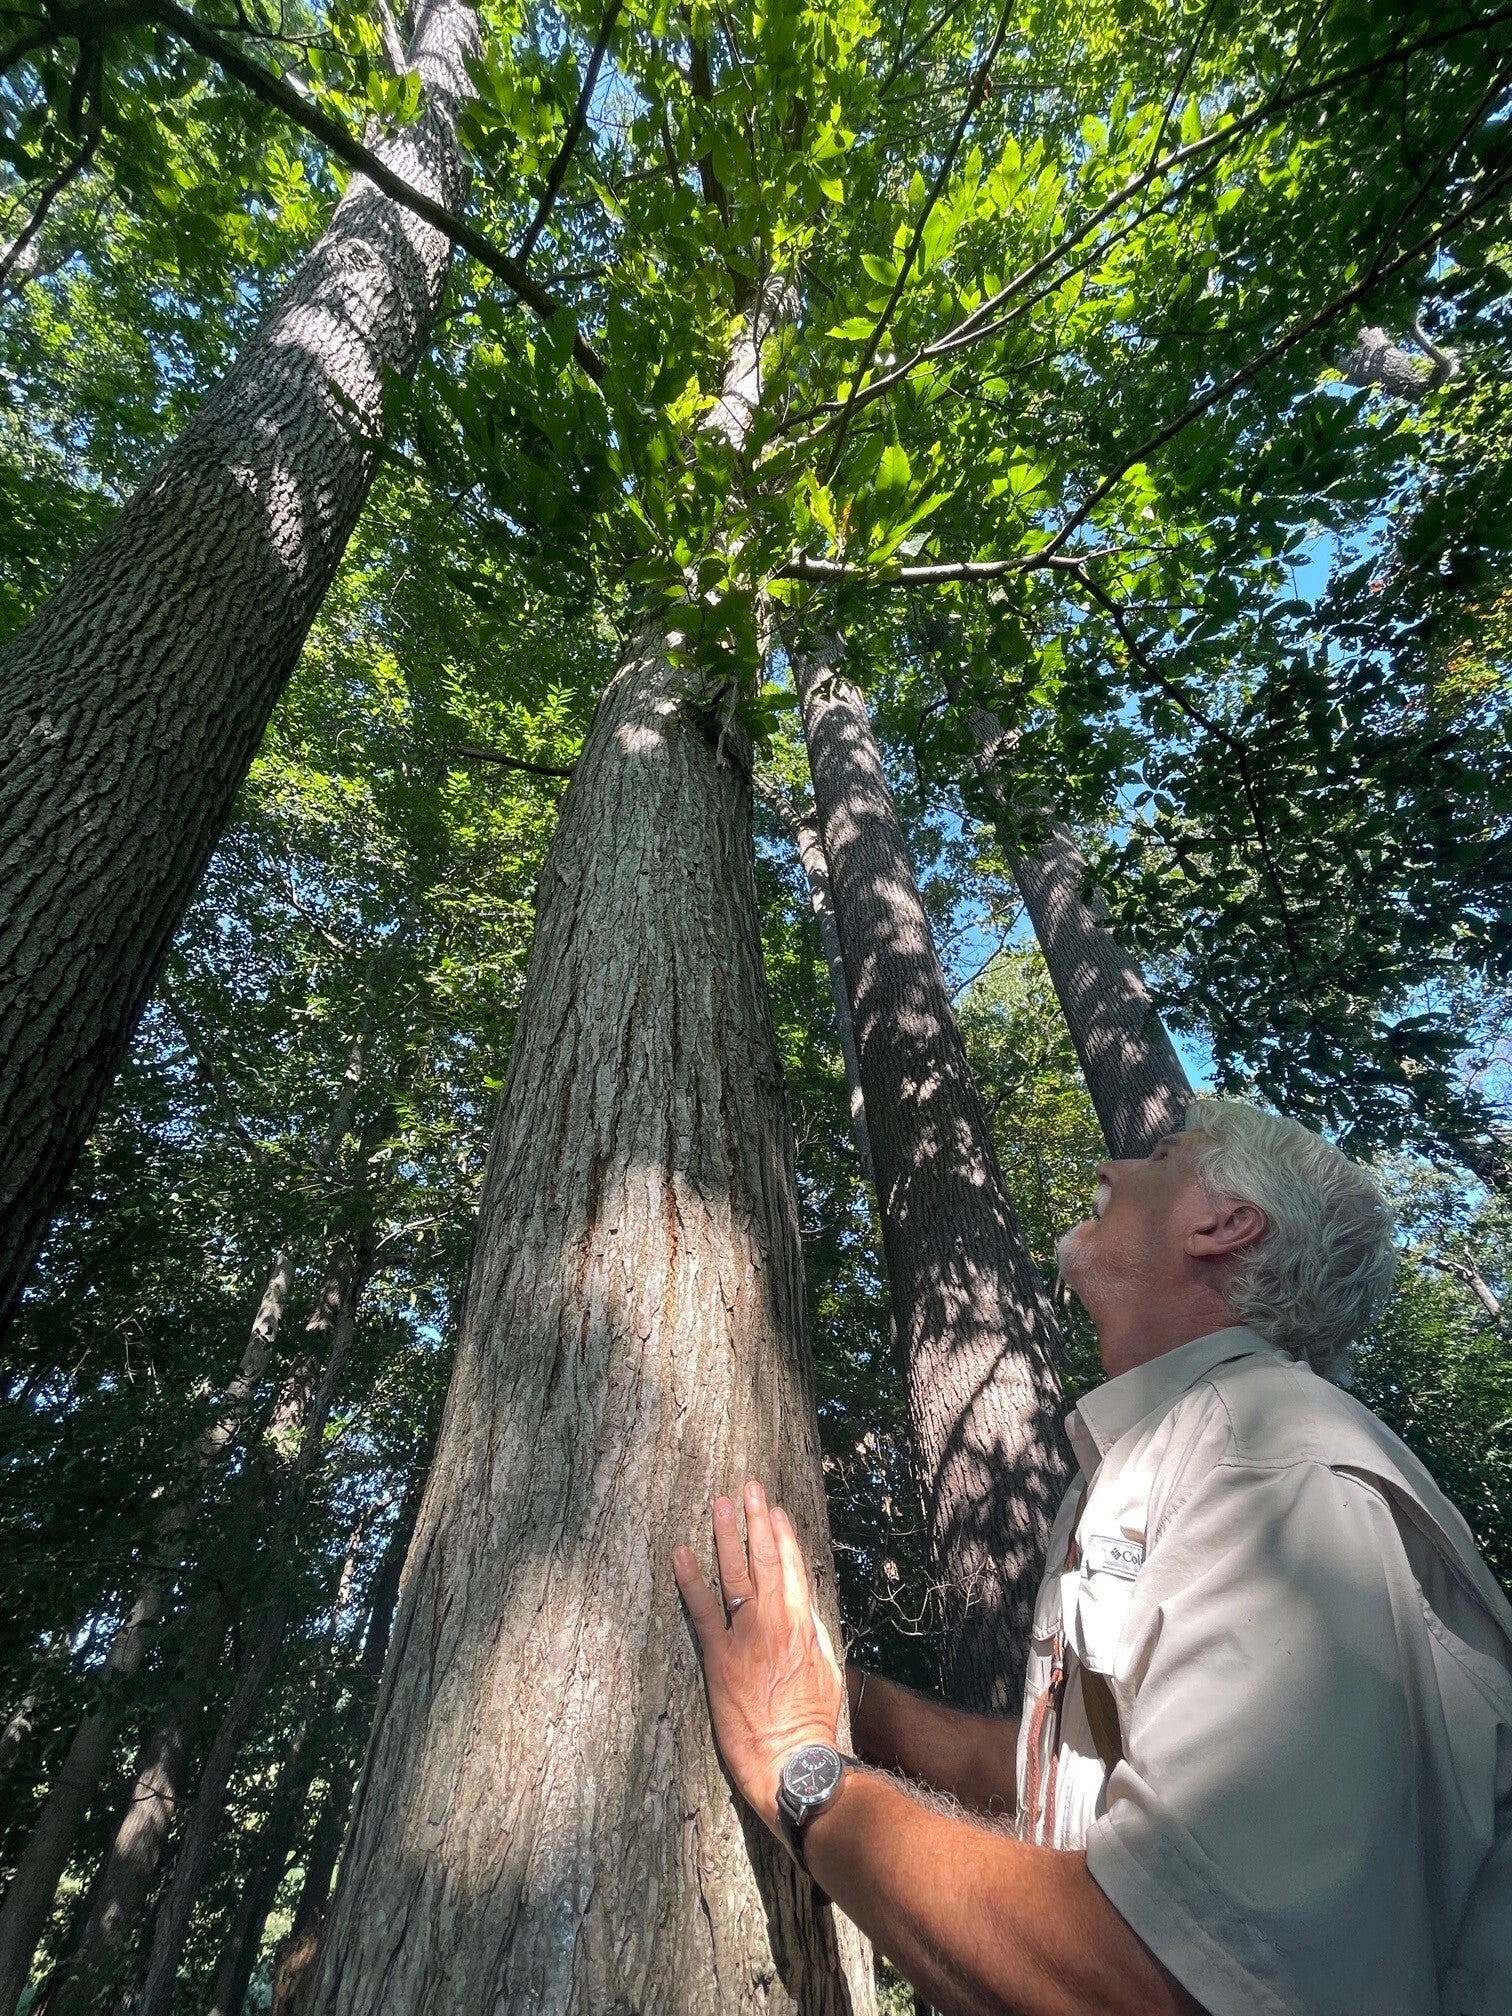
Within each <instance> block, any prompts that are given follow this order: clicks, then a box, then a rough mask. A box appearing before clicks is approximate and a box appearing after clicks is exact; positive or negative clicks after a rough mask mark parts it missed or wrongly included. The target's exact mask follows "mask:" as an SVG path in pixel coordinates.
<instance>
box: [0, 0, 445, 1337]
mask: <svg viewBox="0 0 1512 2016" xmlns="http://www.w3.org/2000/svg"><path fill="white" fill-rule="evenodd" d="M477 48H478V34H477V26H476V22H475V19H474V16H473V13H472V10H471V8H470V6H469V5H468V4H467V0H425V4H424V6H423V7H422V9H421V11H420V17H419V21H418V25H417V28H416V32H415V38H414V41H413V43H412V45H411V50H410V60H411V62H412V63H413V64H414V66H415V68H416V69H417V70H418V71H419V73H420V76H421V78H422V80H423V82H424V86H425V91H426V109H425V111H424V114H423V116H422V117H421V118H420V119H419V120H417V121H416V123H415V124H414V125H412V126H409V127H406V128H404V129H403V130H402V131H400V132H397V133H395V134H393V135H391V136H388V137H387V138H385V139H384V140H383V141H382V142H381V143H380V144H381V149H382V152H383V154H384V157H385V159H386V160H388V161H389V162H390V163H391V164H392V165H393V166H394V167H396V168H397V169H398V171H399V172H400V173H401V174H403V175H404V176H405V177H406V179H407V180H408V181H409V182H411V183H412V184H413V185H414V186H415V187H417V188H419V189H421V190H423V191H424V192H425V193H426V194H427V195H430V196H432V197H435V198H438V199H439V200H440V201H442V202H445V203H447V204H448V205H452V206H455V205H456V203H457V202H458V201H459V200H460V198H461V196H462V194H463V191H464V187H465V170H464V167H463V164H462V159H461V155H460V152H459V149H458V147H457V144H456V131H455V128H456V116H457V112H458V109H459V106H460V104H461V103H462V101H463V100H464V99H465V97H466V96H467V94H468V90H469V85H468V81H467V76H466V63H467V59H468V58H469V57H470V56H471V55H472V54H473V53H474V52H475V51H476V50H477ZM449 253H450V246H449V244H448V242H447V240H446V239H445V238H444V237H443V236H442V235H441V234H440V233H439V232H437V231H435V230H433V229H432V228H431V227H430V226H429V225H426V224H423V223H421V222H420V221H419V219H417V218H416V217H415V216H414V215H413V214H412V213H411V212H409V211H408V210H404V209H401V208H400V207H399V206H398V205H397V204H395V203H393V202H392V201H390V200H389V199H388V198H387V197H385V196H381V195H380V194H379V193H378V192H377V191H376V190H375V189H374V188H373V187H372V185H371V184H370V183H368V182H366V181H364V180H363V179H362V177H360V176H358V177H354V178H353V180H352V182H351V183H350V184H349V185H348V188H347V192H346V194H345V196H344V197H343V198H342V200H341V202H340V204H339V205H338V206H337V210H336V213H335V215H334V217H333V218H332V220H331V223H330V226H329V228H328V230H327V231H326V233H325V236H324V237H323V238H322V239H321V241H320V243H319V244H318V245H317V246H316V247H315V249H314V251H313V252H311V253H310V255H309V256H308V258H307V259H306V260H305V261H304V263H303V264H302V266H301V267H300V268H299V270H298V272H297V273H296V274H295V276H294V278H293V280H292V281H291V282H290V283H289V285H288V287H287V288H285V290H284V292H283V293H282V294H281V295H280V296H279V297H278V299H277V301H276V302H275V303H274V305H273V308H272V309H271V311H270V312H269V314H268V315H267V317H266V318H265V320H264V321H263V323H262V325H261V327H260V328H259V329H258V331H257V333H256V335H255V336H254V337H253V338H252V339H251V341H250V342H249V343H248V345H247V347H246V348H245V349H244V350H243V352H242V353H241V355H240V357H239V358H238V359H237V361H236V363H235V364H234V365H233V366H232V368H231V370H230V372H229V373H228V374H227V376H226V377H225V378H224V379H223V380H222V381H221V383H220V384H219V385H218V386H217V387H216V389H215V390H214V391H213V392H212V393H211V394H210V396H209V397H208V398H207V399H206V400H205V402H204V404H203V405H202V406H201V408H200V409H199V412H198V413H197V414H196V415H195V417H194V419H193V420H192V421H191V422H190V424H189V426H188V427H187V428H186V429H185V431H184V433H183V435H182V436H181V437H180V438H179V440H178V441H177V442H176V443H175V445H174V446H173V447H172V448H171V449H170V450H169V451H168V453H167V454H166V455H165V456H164V457H163V459H162V461H161V462H160V463H159V464H158V466H157V467H156V469H155V470H154V471H153V472H152V474H151V475H150V476H149V477H148V478H147V480H146V482H145V483H144V484H143V485H142V488H141V489H140V490H139V491H138V492H137V494H136V496H135V497H134V498H133V499H132V501H131V502H130V503H129V504H128V505H127V506H126V508H125V509H124V510H123V511H122V512H121V513H120V515H119V516H118V517H117V518H116V519H115V520H114V522H113V523H112V524H111V525H110V526H109V528H108V529H107V530H106V531H105V533H104V534H103V535H102V537H101V538H100V539H99V540H98V541H97V543H96V544H95V545H94V547H93V548H92V549H91V550H90V552H89V553H88V554H87V555H86V556H85V558H84V559H83V560H82V561H80V563H79V564H78V566H77V567H75V569H74V570H73V572H72V573H71V574H70V575H69V576H68V578H67V579H66V580H65V581H64V582H63V584H62V586H61V587H60V588H59V589H58V590H57V592H56V594H54V595H53V597H52V599H51V600H50V601H49V602H48V603H46V604H45V606H44V607H43V608H42V609H41V610H40V611H39V613H38V614H37V615H36V616H35V617H34V618H33V619H32V621H31V622H30V623H29V624H28V625H27V626H26V627H25V629H23V630H22V631H21V632H20V633H19V634H18V635H17V636H16V637H14V638H13V639H12V640H11V641H10V643H9V644H8V645H7V646H6V648H5V650H4V651H3V652H0V722H3V723H4V728H3V731H0V918H3V920H4V922H3V926H0V1142H3V1144H4V1145H3V1159H0V1312H3V1311H4V1310H5V1308H6V1307H7V1305H9V1304H10V1303H11V1301H12V1298H13V1297H14V1295H15V1294H16V1293H17V1291H18V1290H19V1288H20V1285H21V1283H22V1281H23V1279H24V1278H25V1275H26V1273H27V1270H28V1269H29V1267H30V1265H31V1261H32V1258H33V1255H34V1254H35V1251H36V1248H37V1245H38V1243H39V1241H40V1239H41V1237H42V1235H43V1233H44V1231H45V1229H46V1227H47V1225H48V1223H49V1221H50V1219H51V1217H52V1215H53V1213H54V1211H55V1210H56V1208H57V1206H58V1204H59V1202H60V1200H61V1198H62V1195H63V1192H64V1189H65V1187H66V1185H67V1182H68V1178H69V1174H70V1172H71V1170H72V1168H73V1166H74V1162H75V1160H76V1159H77V1156H78V1153H79V1150H80V1148H81V1147H82V1145H83V1142H84V1140H85V1137H86V1136H87V1134H88V1132H89V1129H90V1127H91V1126H92V1125H93V1123H94V1118H95V1114H96V1112H97V1111H98V1109H99V1104H100V1100H101V1098H102V1097H103V1095H104V1093H105V1090H106V1088H107V1087H108V1085H109V1084H110V1081H111V1079H112V1078H113V1077H114V1075H115V1072H116V1069H117V1067H118V1065H119V1063H120V1060H121V1057H122V1055H123V1053H124V1051H125V1048H126V1045H127V1043H128V1042H129V1040H130V1037H131V1032H132V1029H133V1028H134V1026H135V1024H136V1020H137V1017H138V1015H139V1014H140V1012H141V1008H142V1004H143V1002H144V1001H145V1000H146V998H147V994H148V992H149V990H150V988H151V986H152V983H153V980H154V978H155V976H156V974H157V971H158V968H159V966H160V965H161V963H162V960H163V957H164V954H165V952H166V950H167V947H168V944H169V941H170V939H171V938H172V935H173V932H174V929H175V927H176V926H177V923H178V920H179V918H180V916H181V915H182V913H183V910H184V907H185V905H186V903H187V902H188V901H189V898H190V896H191V895H192V893H193V891H194V888H195V886H196V884H197V883H198V881H199V878H200V875H201V872H202V870H203V868H204V866H205V863H206V861H207V859H208V858H209V855H210V852H211V850H212V848H213V847H214V845H215V843H216V841H217V839H218V838H219V836H220V833H221V830H222V828H223V827H224V825H225V822H226V819H227V817H228V815H229V813H230V809H231V805H232V801H233V799H234V797H235V794H236V791H237V788H238V786H239V785H240V783H241V781H242V778H243V777H244V776H245V775H246V772H247V768H248V766H249V764H250V763H251V760H252V757H253V755H254V753H255V752H256V749H257V745H258V742H259V740H260V739H261V736H262V732H263V728H264V726H265V724H266V722H267V719H268V716H269V714H270V712H271V711H272V708H273V705H274V703H275V701H276V700H277V699H278V696H279V694H280V693H281V692H282V690H283V687H284V685H285V683H286V682H287V680H288V677H289V674H290V673H291V672H292V670H293V668H294V664H295V661H296V659H297V657H298V655H299V651H300V647H301V645H302V644H303V642H304V638H305V634H306V632H307V631H308V629H309V627H310V624H311V622H312V621H313V620H314V617H315V613H316V611H317V610H318V609H319V607H320V603H321V600H322V598H323V597H324V595H325V592H326V590H327V588H328V587H329V585H330V582H331V579H332V576H333V575H334V573H335V570H336V567H337V564H338V562H339V561H340V558H341V554H342V551H343V548H344V547H345V545H346V542H347V539H348V537H349V536H350V534H351V531H352V528H353V526H354V525H355V524H356V521H357V518H358V515H359V513H360V511H361V508H362V504H363V501H364V499H365V497H366V495H367V491H368V486H369V484H370V483H371V481H372V477H373V473H374V470H375V469H376V467H377V459H378V456H377V451H378V446H379V443H380V440H381V435H382V425H383V401H384V394H385V389H386V386H387V385H388V383H389V381H390V380H391V378H392V377H393V376H394V375H395V374H398V375H400V376H403V375H405V374H407V373H409V372H410V371H411V370H412V369H413V368H414V365H415V363H416V361H417V359H418V358H419V356H420V353H421V351H422V349H423V347H424V344H425V342H426V339H427V335H428V331H429V327H430V323H431V320H432V318H433V316H434V313H435V310H436V307H437V305H438V303H439V300H440V297H441V290H442V286H443V283H444V280H445V275H446V270H447V263H448V258H449Z"/></svg>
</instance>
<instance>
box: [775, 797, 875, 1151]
mask: <svg viewBox="0 0 1512 2016" xmlns="http://www.w3.org/2000/svg"><path fill="white" fill-rule="evenodd" d="M759 788H760V791H761V795H762V797H763V798H764V799H765V800H766V802H767V804H768V805H769V806H770V807H771V808H772V811H773V812H774V813H775V815H776V817H777V819H778V820H779V822H780V823H781V826H782V829H783V831H784V832H785V833H786V834H787V836H788V838H789V840H791V841H792V843H793V852H794V853H795V854H796V855H797V856H798V865H799V867H800V868H801V869H802V870H803V875H804V880H805V881H806V882H807V883H808V892H809V908H810V909H811V910H812V911H813V913H814V922H815V923H816V924H817V925H818V927H819V944H820V947H821V949H822V950H823V953H824V964H825V968H826V970H827V972H828V973H829V983H830V999H831V1000H832V1001H833V1003H834V1006H835V1034H836V1035H837V1036H838V1038H839V1039H840V1059H841V1062H842V1063H843V1064H844V1066H845V1090H846V1096H847V1099H848V1100H849V1103H850V1123H851V1135H852V1137H853V1139H854V1140H855V1143H856V1153H857V1155H858V1156H859V1157H860V1160H861V1170H862V1174H863V1175H864V1176H865V1177H866V1180H867V1182H868V1183H870V1184H871V1186H872V1188H873V1189H875V1188H876V1187H877V1173H876V1170H875V1169H874V1168H873V1166H872V1152H871V1137H870V1136H869V1135H868V1134H867V1131H866V1095H865V1093H864V1092H863V1091H862V1090H861V1065H860V1061H859V1060H858V1058H857V1056H856V1032H855V1028H854V1026H853V1024H852V1021H851V1005H850V992H849V989H848V987H847V985H846V979H845V955H844V953H843V952H842V951H841V950H840V927H839V925H838V924H837V923H836V922H835V899H834V896H833V893H832V892H831V889H830V872H829V861H828V860H827V858H826V857H825V852H824V842H823V841H822V840H821V839H820V837H819V828H818V826H817V825H816V824H815V823H814V821H813V819H812V818H810V817H808V816H806V815H805V814H804V813H802V812H800V811H799V809H798V807H797V806H796V805H795V804H794V803H793V801H792V799H791V798H790V797H789V795H788V794H787V792H786V791H784V790H783V788H782V786H781V785H780V784H778V783H775V782H774V781H773V780H772V779H771V778H763V779H762V780H761V782H760V786H759Z"/></svg>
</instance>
